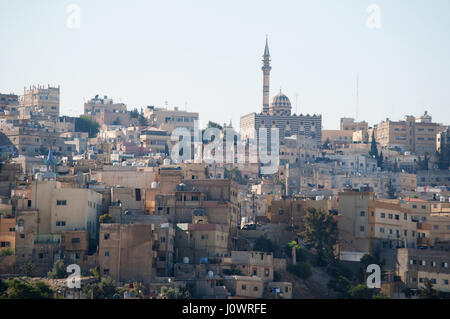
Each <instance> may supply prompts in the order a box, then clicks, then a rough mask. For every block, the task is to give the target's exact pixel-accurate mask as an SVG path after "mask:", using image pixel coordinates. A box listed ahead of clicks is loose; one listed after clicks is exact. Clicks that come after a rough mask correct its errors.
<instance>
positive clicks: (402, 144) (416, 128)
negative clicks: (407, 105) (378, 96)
mask: <svg viewBox="0 0 450 319" xmlns="http://www.w3.org/2000/svg"><path fill="white" fill-rule="evenodd" d="M443 129H444V128H443V126H442V125H441V124H438V123H434V122H432V118H431V116H430V115H429V114H428V113H427V112H425V113H424V115H422V116H417V117H414V116H406V117H405V120H403V121H397V122H396V121H391V120H389V119H386V121H383V122H381V123H379V124H378V125H377V127H376V132H377V133H376V139H377V142H378V143H379V144H380V145H381V146H382V147H385V148H398V149H399V150H401V151H403V152H405V151H407V152H412V153H415V154H434V153H435V151H436V134H437V133H439V132H441V131H442V130H443Z"/></svg>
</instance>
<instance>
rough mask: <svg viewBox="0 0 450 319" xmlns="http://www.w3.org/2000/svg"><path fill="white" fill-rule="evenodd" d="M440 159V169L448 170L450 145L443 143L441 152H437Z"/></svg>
mask: <svg viewBox="0 0 450 319" xmlns="http://www.w3.org/2000/svg"><path fill="white" fill-rule="evenodd" d="M437 157H438V163H437V164H438V168H439V169H445V170H448V168H449V166H450V145H449V144H446V143H442V145H441V148H440V150H439V152H437Z"/></svg>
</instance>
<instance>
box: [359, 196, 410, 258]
mask: <svg viewBox="0 0 450 319" xmlns="http://www.w3.org/2000/svg"><path fill="white" fill-rule="evenodd" d="M369 213H370V215H369V218H368V222H369V224H368V235H369V238H370V239H371V251H374V250H376V249H395V248H399V247H402V248H415V247H417V233H418V227H417V222H416V221H414V220H413V219H412V216H411V211H410V210H408V209H407V208H405V207H403V206H402V205H400V202H399V201H397V200H372V201H370V203H369ZM361 214H362V212H361Z"/></svg>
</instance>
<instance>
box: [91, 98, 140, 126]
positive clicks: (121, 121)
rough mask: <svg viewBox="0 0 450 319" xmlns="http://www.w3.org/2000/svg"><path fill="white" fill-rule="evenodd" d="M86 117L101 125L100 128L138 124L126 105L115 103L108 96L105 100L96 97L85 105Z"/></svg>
mask: <svg viewBox="0 0 450 319" xmlns="http://www.w3.org/2000/svg"><path fill="white" fill-rule="evenodd" d="M84 115H85V116H88V117H90V118H91V119H93V120H94V121H96V122H97V123H99V124H100V126H107V125H121V126H125V127H129V126H132V125H133V124H134V125H137V124H138V120H137V119H133V118H131V116H130V113H129V112H128V111H127V106H126V105H125V104H124V103H114V101H113V99H111V98H108V96H106V95H105V96H104V97H103V98H100V97H99V96H98V95H96V96H95V97H94V98H92V99H90V100H89V101H88V102H86V103H84Z"/></svg>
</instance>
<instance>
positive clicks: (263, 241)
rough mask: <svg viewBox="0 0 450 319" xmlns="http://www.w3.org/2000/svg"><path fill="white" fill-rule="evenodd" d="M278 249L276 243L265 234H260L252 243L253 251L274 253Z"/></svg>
mask: <svg viewBox="0 0 450 319" xmlns="http://www.w3.org/2000/svg"><path fill="white" fill-rule="evenodd" d="M278 249H279V247H278V245H277V244H276V243H274V242H273V241H271V240H270V239H269V238H267V237H265V236H260V237H258V238H257V239H256V240H255V244H254V245H253V250H254V251H264V252H268V253H275V252H276V251H277V250H278Z"/></svg>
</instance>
